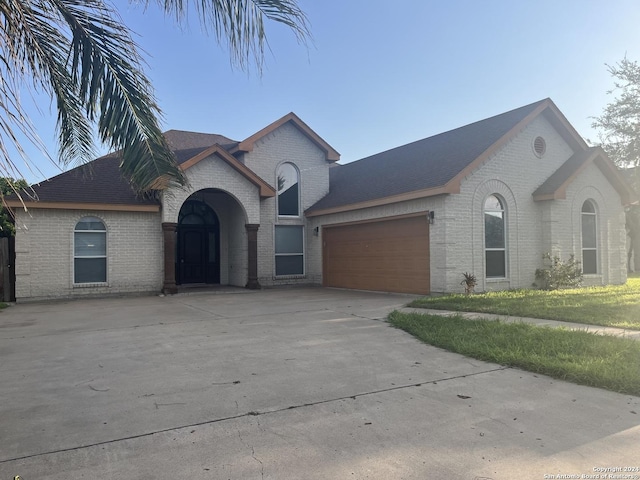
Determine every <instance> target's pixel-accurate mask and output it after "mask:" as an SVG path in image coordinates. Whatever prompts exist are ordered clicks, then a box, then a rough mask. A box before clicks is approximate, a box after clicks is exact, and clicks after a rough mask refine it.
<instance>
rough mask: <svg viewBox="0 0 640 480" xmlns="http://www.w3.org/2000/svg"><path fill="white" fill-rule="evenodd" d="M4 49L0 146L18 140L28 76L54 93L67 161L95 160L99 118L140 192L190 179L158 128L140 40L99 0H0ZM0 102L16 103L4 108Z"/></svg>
mask: <svg viewBox="0 0 640 480" xmlns="http://www.w3.org/2000/svg"><path fill="white" fill-rule="evenodd" d="M0 47H1V49H2V58H3V60H4V63H5V64H6V65H7V67H6V68H5V69H4V70H2V71H1V72H0V73H1V76H2V80H3V81H4V80H6V81H5V82H4V85H6V86H7V88H5V90H4V91H2V89H0V97H1V96H2V95H3V94H4V98H1V99H0V110H2V111H3V112H4V115H3V118H2V122H0V126H1V127H2V130H3V133H4V134H5V135H4V136H3V137H2V138H3V142H2V146H4V139H7V138H8V139H9V140H10V141H12V142H13V143H14V144H16V145H18V146H19V142H18V141H17V137H16V135H14V134H13V133H12V131H11V129H10V128H11V127H10V126H11V125H12V124H13V125H16V124H17V125H21V123H18V122H17V117H19V116H22V115H23V111H22V110H21V109H20V107H19V106H17V107H16V106H15V105H17V102H15V100H14V99H15V98H18V93H19V91H20V89H19V86H20V84H21V83H24V81H25V80H30V81H31V85H32V87H33V88H36V89H43V90H44V91H46V92H47V93H49V94H50V95H52V96H53V97H54V98H55V99H56V107H57V112H58V122H57V128H58V134H59V139H60V161H61V162H62V163H63V164H68V163H70V162H71V161H78V160H79V161H82V162H85V161H88V160H91V159H92V158H94V156H95V155H94V150H95V149H94V141H93V130H92V127H93V125H96V124H97V130H98V135H99V137H100V140H102V141H103V142H105V143H106V144H108V145H109V146H110V147H111V148H112V149H113V150H119V151H120V153H121V156H122V162H121V171H122V173H123V175H124V176H125V177H126V178H128V179H130V181H131V183H132V184H133V186H134V187H135V188H136V189H137V190H139V191H146V190H149V189H151V188H156V187H161V188H166V187H168V186H169V185H183V184H184V183H185V177H184V174H183V172H182V170H180V168H179V167H178V165H177V164H176V161H175V158H174V157H173V154H172V152H171V151H170V149H169V147H168V145H167V143H166V141H165V139H164V137H163V136H162V133H161V131H160V127H159V124H158V119H159V117H160V109H159V108H158V106H157V104H156V102H155V99H154V95H153V90H152V88H151V85H150V83H149V81H148V80H147V78H146V77H145V76H144V74H143V73H142V68H141V67H142V61H141V57H140V55H139V53H138V48H137V45H136V44H135V42H134V41H133V40H132V39H131V36H130V35H129V31H128V29H127V28H125V27H124V26H123V25H122V23H121V22H120V21H119V19H118V17H117V15H116V13H115V12H114V11H113V10H112V9H111V8H110V7H108V6H107V5H106V4H105V3H104V2H103V1H102V0H32V1H30V2H26V1H20V0H13V1H10V2H0ZM1 100H4V104H5V105H13V106H14V108H13V109H12V110H11V109H8V108H4V109H2V106H1V105H2V101H1ZM10 111H11V113H12V114H13V115H10V114H9V112H10ZM23 130H26V131H27V134H28V136H29V137H30V138H31V137H33V136H34V133H35V132H33V131H29V129H28V128H27V129H25V128H23ZM0 152H2V147H0ZM7 159H8V153H7V155H6V156H5V160H7Z"/></svg>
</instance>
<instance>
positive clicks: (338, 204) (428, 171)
mask: <svg viewBox="0 0 640 480" xmlns="http://www.w3.org/2000/svg"><path fill="white" fill-rule="evenodd" d="M543 113H544V114H545V118H547V119H548V120H549V121H550V123H551V124H552V125H553V126H554V127H555V128H556V129H557V130H558V131H559V133H560V134H561V135H562V136H563V138H565V140H566V141H567V142H568V143H569V145H570V146H571V147H572V148H574V150H582V149H584V148H586V143H585V142H584V140H583V139H582V138H581V137H580V135H578V133H577V132H576V131H575V129H574V128H573V127H572V126H571V125H570V124H569V122H567V120H566V118H565V117H564V115H562V113H561V112H560V111H559V110H558V108H557V107H556V106H555V104H554V103H553V102H552V101H551V100H550V99H545V100H541V101H539V102H535V103H532V104H530V105H526V106H524V107H520V108H517V109H515V110H511V111H509V112H506V113H502V114H500V115H496V116H494V117H491V118H487V119H485V120H480V121H478V122H475V123H471V124H469V125H466V126H464V127H460V128H456V129H454V130H450V131H448V132H444V133H441V134H439V135H435V136H432V137H428V138H425V139H423V140H418V141H416V142H413V143H409V144H407V145H403V146H400V147H396V148H393V149H391V150H387V151H386V152H382V153H378V154H376V155H372V156H370V157H367V158H364V159H362V160H358V161H356V162H352V163H348V164H346V165H341V166H339V167H336V168H333V169H331V170H330V191H329V194H328V195H327V196H325V197H324V198H322V199H321V200H320V201H318V202H317V203H316V204H315V205H313V206H312V207H311V208H310V209H308V210H307V212H306V214H307V215H308V216H315V215H323V214H328V213H333V212H338V211H346V210H352V209H356V208H365V207H370V206H375V205H382V204H385V203H392V202H397V201H403V200H409V199H413V198H421V197H426V196H432V195H438V194H443V193H458V192H459V191H460V181H461V180H462V178H464V177H465V176H466V175H468V174H469V173H470V172H471V171H472V170H473V169H475V168H477V167H478V166H480V165H481V163H482V162H483V161H485V160H486V159H487V158H488V157H489V156H490V155H491V154H493V153H494V152H496V151H497V150H498V149H499V148H500V147H501V146H502V145H504V144H505V143H506V142H507V141H508V140H509V139H511V138H512V137H513V136H515V135H516V134H517V133H519V132H520V131H521V130H522V129H523V128H525V126H526V125H527V124H528V123H529V122H530V121H531V120H532V119H533V118H535V117H537V116H538V115H540V114H543Z"/></svg>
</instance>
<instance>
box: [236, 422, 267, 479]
mask: <svg viewBox="0 0 640 480" xmlns="http://www.w3.org/2000/svg"><path fill="white" fill-rule="evenodd" d="M259 426H260V422H258V427H259ZM238 438H239V439H240V441H241V442H242V443H243V444H244V446H245V447H247V448H248V449H250V450H251V458H253V459H254V460H255V461H256V462H258V463H259V464H260V478H264V463H262V460H260V459H259V458H258V457H256V449H255V448H254V446H253V445H249V443H248V442H246V441H245V440H244V438H242V434H241V433H240V429H239V428H238Z"/></svg>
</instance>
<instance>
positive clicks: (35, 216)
mask: <svg viewBox="0 0 640 480" xmlns="http://www.w3.org/2000/svg"><path fill="white" fill-rule="evenodd" d="M85 216H93V217H98V218H100V219H101V220H102V221H103V223H104V224H105V226H106V228H107V286H94V287H90V286H74V285H73V231H74V228H75V225H76V223H77V222H78V221H79V220H80V219H81V218H82V217H85ZM161 287H162V228H161V223H160V214H159V213H135V212H110V211H81V210H51V209H37V208H33V209H30V210H29V211H28V212H24V211H20V210H17V211H16V300H17V301H21V300H26V299H31V300H37V299H47V298H59V297H80V296H89V295H98V296H103V295H110V294H120V293H125V292H126V293H131V292H144V293H149V292H154V293H156V292H160V289H161Z"/></svg>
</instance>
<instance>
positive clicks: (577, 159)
mask: <svg viewBox="0 0 640 480" xmlns="http://www.w3.org/2000/svg"><path fill="white" fill-rule="evenodd" d="M596 150H598V148H597V147H591V148H588V149H587V150H585V151H583V152H578V153H576V154H574V155H572V156H571V158H569V160H567V161H566V162H564V163H563V164H562V165H561V166H560V168H558V170H556V171H555V172H553V174H552V175H551V176H550V177H549V178H547V179H546V180H545V182H544V183H543V184H542V185H540V186H539V187H538V188H537V189H536V191H535V192H533V196H534V197H538V196H543V195H553V194H554V193H555V192H556V191H557V190H558V189H559V188H560V187H562V185H563V184H564V182H566V181H567V180H569V179H570V178H571V176H572V175H573V174H574V173H576V172H577V171H578V169H579V168H580V167H581V166H582V165H583V164H584V162H586V161H587V160H588V159H589V158H590V157H591V155H593V153H594V152H595V151H596Z"/></svg>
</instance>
